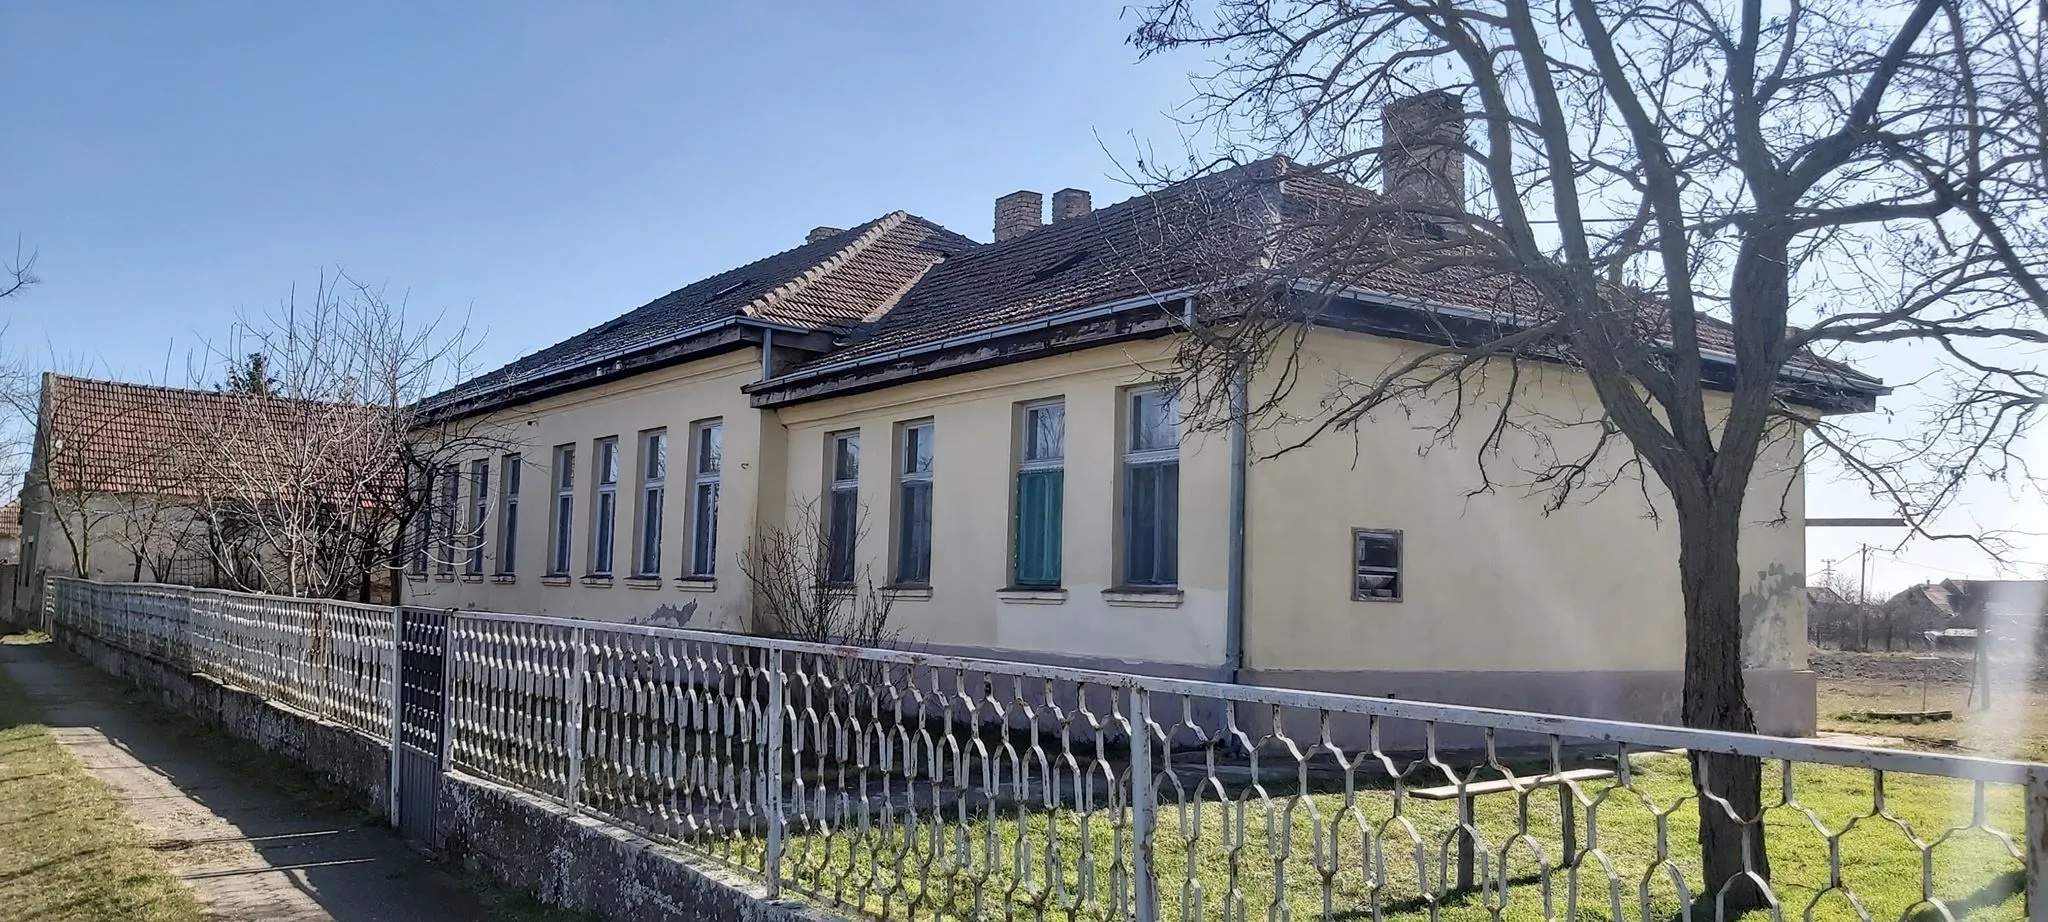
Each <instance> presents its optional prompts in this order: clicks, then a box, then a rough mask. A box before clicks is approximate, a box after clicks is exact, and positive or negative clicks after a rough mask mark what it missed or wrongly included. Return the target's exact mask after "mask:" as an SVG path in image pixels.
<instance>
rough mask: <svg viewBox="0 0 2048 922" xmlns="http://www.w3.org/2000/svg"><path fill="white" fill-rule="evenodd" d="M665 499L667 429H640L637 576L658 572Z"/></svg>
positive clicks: (666, 487)
mask: <svg viewBox="0 0 2048 922" xmlns="http://www.w3.org/2000/svg"><path fill="white" fill-rule="evenodd" d="M667 499H668V430H666V429H654V430H650V431H647V432H643V433H640V529H639V535H640V540H639V542H638V546H637V548H636V551H637V553H638V556H639V560H637V561H635V563H634V575H636V576H660V575H661V510H662V506H663V505H664V501H665V500H667Z"/></svg>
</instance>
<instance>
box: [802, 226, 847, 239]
mask: <svg viewBox="0 0 2048 922" xmlns="http://www.w3.org/2000/svg"><path fill="white" fill-rule="evenodd" d="M843 233H846V228H843V227H825V226H823V225H819V226H817V227H813V228H811V232H810V233H808V234H805V235H804V242H805V243H817V242H818V241H820V240H823V239H825V238H827V237H835V236H838V235H840V234H843Z"/></svg>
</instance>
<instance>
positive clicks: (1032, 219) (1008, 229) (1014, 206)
mask: <svg viewBox="0 0 2048 922" xmlns="http://www.w3.org/2000/svg"><path fill="white" fill-rule="evenodd" d="M1044 223H1045V196H1042V195H1039V194H1038V193H1036V192H1028V191H1020V192H1012V193H1010V194H1009V195H1005V196H1003V197H1002V198H999V199H996V242H997V243H1001V242H1003V241H1005V240H1011V239H1014V238H1017V237H1022V236H1024V235H1025V234H1028V233H1031V232H1032V231H1035V230H1037V229H1038V228H1039V226H1040V225H1042V224H1044Z"/></svg>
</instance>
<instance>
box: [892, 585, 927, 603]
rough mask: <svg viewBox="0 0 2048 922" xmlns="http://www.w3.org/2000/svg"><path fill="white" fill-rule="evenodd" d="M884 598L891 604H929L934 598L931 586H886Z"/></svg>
mask: <svg viewBox="0 0 2048 922" xmlns="http://www.w3.org/2000/svg"><path fill="white" fill-rule="evenodd" d="M882 598H885V599H888V600H889V601H891V602H929V601H931V598H932V587H930V586H884V587H882Z"/></svg>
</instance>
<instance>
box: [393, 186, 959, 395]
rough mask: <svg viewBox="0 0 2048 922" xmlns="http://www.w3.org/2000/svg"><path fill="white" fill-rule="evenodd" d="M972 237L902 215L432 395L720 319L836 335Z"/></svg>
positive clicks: (665, 337) (484, 386) (508, 383)
mask: <svg viewBox="0 0 2048 922" xmlns="http://www.w3.org/2000/svg"><path fill="white" fill-rule="evenodd" d="M974 246H975V243H974V241H972V240H969V239H967V238H966V237H962V236H960V235H959V234H956V233H953V232H952V231H949V230H947V229H945V228H943V227H940V226H939V225H937V224H933V223H932V222H930V221H927V220H925V219H923V218H920V217H918V216H916V215H913V214H908V213H905V212H902V211H894V212H890V213H889V214H886V215H883V216H881V217H879V218H876V219H874V220H872V221H869V222H867V223H865V224H862V225H860V226H858V227H854V228H851V229H849V230H844V231H840V232H838V233H835V234H832V235H830V236H826V237H821V238H819V239H817V240H814V241H810V242H807V243H805V244H804V245H802V246H799V247H796V248H794V249H790V250H785V251H783V252H781V253H777V254H775V255H773V256H769V257H766V258H763V259H758V260H755V261H754V262H751V263H748V264H746V265H744V266H741V267H739V268H737V269H732V270H728V271H726V272H721V273H719V274H717V275H714V276H711V277H710V278H706V279H703V280H701V281H697V282H692V283H691V284H688V285H685V286H683V287H681V288H678V289H676V290H675V291H672V292H669V293H668V294H665V295H663V296H661V297H659V298H656V299H654V300H653V301H650V302H648V303H647V304H644V305H642V306H640V307H638V308H635V309H634V310H632V311H629V312H627V313H625V314H623V315H621V316H618V317H615V318H613V319H611V320H607V321H605V322H604V323H601V324H598V325H597V326H595V327H592V328H590V329H588V330H585V331H583V332H582V333H578V334H576V335H575V336H571V337H569V338H568V339H565V340H563V341H561V342H559V343H556V344H554V345H552V346H549V347H547V348H545V349H541V350H539V351H537V352H534V353H532V354H530V355H527V356H524V357H522V358H520V359H518V360H517V361H514V362H512V363H510V364H508V365H505V366H504V367H502V368H499V369H497V370H495V371H491V372H489V373H486V374H483V375H479V376H477V377H475V378H471V379H469V380H468V381H464V382H463V383H461V384H459V385H457V386H455V387H453V388H450V389H449V390H447V391H444V392H442V393H440V394H436V395H434V396H432V397H429V398H427V400H426V401H425V403H424V405H425V406H428V407H436V406H444V405H448V404H453V403H458V402H461V401H465V400H470V399H472V398H476V397H480V396H483V395H485V394H489V393H491V392H493V391H497V390H500V389H504V388H509V387H512V386H514V385H517V384H520V383H523V382H527V381H534V380H540V379H546V378H550V377H553V376H555V375H560V374H564V373H568V372H572V371H575V370H577V369H579V368H582V367H584V366H588V365H592V364H595V363H599V362H604V361H609V360H611V359H615V358H618V357H620V356H623V355H628V354H632V353H635V352H639V351H641V350H645V349H652V348H655V347H657V346H661V345H663V344H666V343H669V342H673V341H676V340H677V339H678V338H680V337H683V336H685V335H686V334H688V333H689V332H691V331H693V330H697V329H700V328H702V327H704V326H705V325H706V324H709V323H714V322H716V321H719V320H728V319H734V318H751V319H755V320H762V321H768V322H773V323H781V324H788V325H793V326H800V327H804V328H807V329H813V330H827V331H833V332H840V331H845V330H848V329H852V328H853V327H855V326H857V325H859V324H860V323H861V322H863V321H865V320H867V319H869V318H870V317H873V316H874V315H875V314H877V313H880V312H881V311H884V310H887V309H888V307H889V306H890V305H891V304H894V303H895V300H896V298H897V297H898V296H900V295H901V294H902V293H903V292H904V290H905V289H908V288H909V287H910V286H911V284H912V283H914V282H916V281H917V280H918V279H919V278H921V277H923V276H924V274H925V273H926V272H927V271H928V270H930V269H931V268H932V267H933V266H934V265H937V264H938V263H939V262H940V261H941V260H943V259H946V258H947V257H949V256H951V255H952V254H955V253H960V252H963V251H965V250H968V249H970V248H972V247H974Z"/></svg>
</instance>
